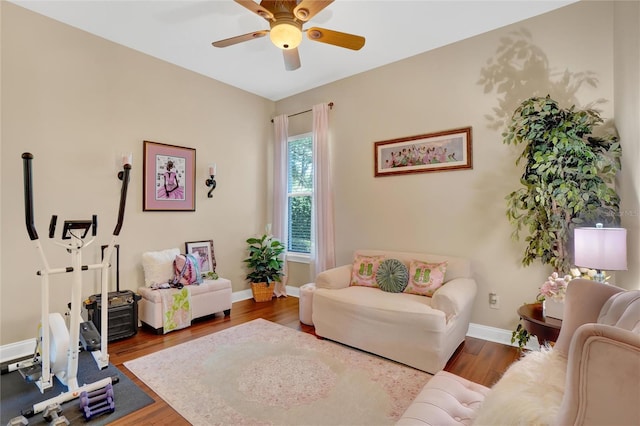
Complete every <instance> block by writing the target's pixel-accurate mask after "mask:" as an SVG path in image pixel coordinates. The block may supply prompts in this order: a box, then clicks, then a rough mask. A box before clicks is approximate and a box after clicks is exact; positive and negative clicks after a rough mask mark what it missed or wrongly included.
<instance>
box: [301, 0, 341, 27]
mask: <svg viewBox="0 0 640 426" xmlns="http://www.w3.org/2000/svg"><path fill="white" fill-rule="evenodd" d="M331 3H333V0H302V1H301V2H300V4H298V5H297V6H296V7H295V9H293V14H294V15H295V17H296V18H298V19H299V20H301V21H303V22H306V21H308V20H309V19H311V18H313V17H314V16H315V15H317V14H318V13H319V12H320V11H321V10H322V9H324V8H325V7H327V6H329V5H330V4H331Z"/></svg>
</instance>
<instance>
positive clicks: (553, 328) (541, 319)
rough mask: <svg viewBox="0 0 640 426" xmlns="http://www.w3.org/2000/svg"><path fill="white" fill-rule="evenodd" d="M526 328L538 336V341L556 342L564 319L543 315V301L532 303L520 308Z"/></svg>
mask: <svg viewBox="0 0 640 426" xmlns="http://www.w3.org/2000/svg"><path fill="white" fill-rule="evenodd" d="M518 315H519V316H520V318H521V319H522V322H523V323H524V324H523V325H524V328H525V329H526V330H527V331H528V332H529V334H533V335H535V336H536V337H537V338H538V343H540V344H541V345H543V344H544V343H545V342H555V341H556V340H558V335H559V334H560V327H562V320H559V319H556V318H551V317H545V316H544V315H542V303H530V304H527V305H522V306H520V307H519V308H518Z"/></svg>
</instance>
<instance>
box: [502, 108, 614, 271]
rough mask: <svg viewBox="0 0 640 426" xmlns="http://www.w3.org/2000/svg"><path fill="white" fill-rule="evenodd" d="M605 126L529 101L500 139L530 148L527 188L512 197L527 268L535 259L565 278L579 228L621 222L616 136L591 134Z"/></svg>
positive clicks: (588, 115) (588, 114)
mask: <svg viewBox="0 0 640 426" xmlns="http://www.w3.org/2000/svg"><path fill="white" fill-rule="evenodd" d="M602 122H603V120H602V119H601V118H600V116H599V114H598V113H597V112H596V111H594V110H576V109H575V108H574V107H571V108H568V109H564V108H561V107H560V106H559V105H558V103H557V102H556V101H554V100H553V99H551V98H550V97H549V96H547V97H546V98H540V97H533V98H530V99H527V100H525V101H524V102H522V104H520V106H519V107H518V108H517V109H516V111H515V112H514V114H513V116H512V119H511V123H510V124H509V126H508V128H507V130H506V132H505V133H503V135H502V136H503V137H504V140H503V142H504V143H505V144H507V145H509V144H514V145H518V144H523V145H524V149H523V150H522V153H521V154H520V156H519V157H518V159H517V160H516V164H519V163H520V162H521V161H524V162H525V164H524V172H523V174H522V177H521V179H520V183H521V184H522V187H521V188H519V189H517V190H515V191H513V192H512V193H511V194H509V195H508V196H507V197H506V199H507V206H508V207H507V217H508V219H509V221H510V222H511V223H512V224H513V225H514V226H515V230H514V232H513V237H514V238H515V239H519V238H520V232H522V231H523V230H524V232H525V233H526V234H527V235H526V237H525V240H526V242H527V246H526V249H525V252H524V256H523V258H522V263H523V265H525V266H527V265H529V264H530V263H531V262H533V261H534V260H536V259H537V260H540V261H541V262H542V263H544V264H549V265H551V266H552V267H553V268H554V270H556V271H558V272H560V273H562V274H564V273H567V272H568V271H569V269H570V268H571V259H572V258H573V255H572V250H570V248H571V245H570V241H571V238H572V232H573V229H574V227H575V226H587V225H589V224H593V223H595V222H597V221H601V222H602V221H608V222H610V223H612V224H614V225H617V224H618V223H619V210H620V207H619V202H620V200H619V197H618V195H617V193H616V191H615V190H614V189H613V187H612V186H613V183H614V178H615V176H616V173H617V172H618V171H619V170H620V167H621V164H620V156H621V148H620V144H619V143H618V138H617V136H615V135H613V134H605V135H602V136H594V135H593V131H594V128H595V127H596V126H597V125H599V124H601V123H602Z"/></svg>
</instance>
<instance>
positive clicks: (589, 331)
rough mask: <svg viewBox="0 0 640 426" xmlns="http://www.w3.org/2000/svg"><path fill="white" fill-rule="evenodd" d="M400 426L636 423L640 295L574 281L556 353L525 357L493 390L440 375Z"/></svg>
mask: <svg viewBox="0 0 640 426" xmlns="http://www.w3.org/2000/svg"><path fill="white" fill-rule="evenodd" d="M436 379H438V380H436ZM398 424H400V425H409V424H415V425H418V424H419V425H424V424H431V425H436V424H437V425H443V424H458V425H459V424H466V425H470V424H474V425H531V424H536V425H638V424H640V290H633V291H625V290H623V289H621V288H618V287H614V286H609V285H606V284H600V283H597V282H594V281H589V280H581V279H578V280H574V281H571V283H570V284H569V287H568V289H567V296H566V299H565V314H564V320H563V324H562V329H561V331H560V336H559V337H558V341H557V343H556V345H555V346H554V347H553V348H543V349H542V350H541V351H539V352H530V353H527V354H526V355H525V356H523V357H522V358H521V359H520V360H519V361H517V362H515V363H514V364H513V365H511V367H509V369H508V370H507V371H506V372H505V374H504V376H503V377H502V378H501V379H500V380H499V381H498V383H496V384H495V385H494V386H493V387H492V388H491V389H488V388H485V387H482V386H480V385H478V384H476V383H472V382H469V381H466V380H465V379H462V378H460V377H457V376H454V375H452V374H450V373H447V372H441V373H438V374H436V376H435V377H434V378H433V379H432V380H431V381H429V383H427V385H426V386H425V388H424V389H423V391H422V392H421V393H420V394H419V395H418V397H417V398H416V399H415V401H414V402H413V403H412V405H411V406H410V407H409V408H408V409H407V411H406V412H405V413H404V415H403V417H402V418H401V419H400V420H399V422H398Z"/></svg>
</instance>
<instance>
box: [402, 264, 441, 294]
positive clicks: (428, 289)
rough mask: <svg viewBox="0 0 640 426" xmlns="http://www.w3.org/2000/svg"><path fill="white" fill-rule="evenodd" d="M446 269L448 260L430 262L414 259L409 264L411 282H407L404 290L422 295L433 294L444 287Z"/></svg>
mask: <svg viewBox="0 0 640 426" xmlns="http://www.w3.org/2000/svg"><path fill="white" fill-rule="evenodd" d="M446 270H447V262H442V263H428V262H422V261H420V260H412V261H411V263H410V264H409V284H407V287H406V288H405V289H404V292H405V293H411V294H419V295H421V296H429V297H431V296H433V293H434V292H435V291H436V290H437V289H439V288H440V287H442V283H443V282H444V273H445V272H446Z"/></svg>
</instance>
